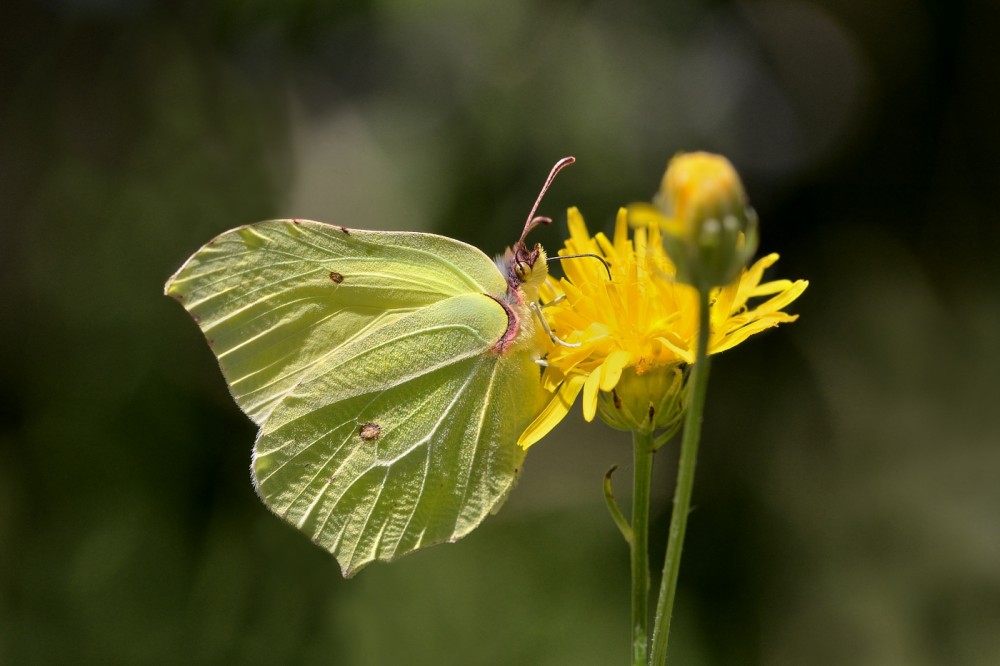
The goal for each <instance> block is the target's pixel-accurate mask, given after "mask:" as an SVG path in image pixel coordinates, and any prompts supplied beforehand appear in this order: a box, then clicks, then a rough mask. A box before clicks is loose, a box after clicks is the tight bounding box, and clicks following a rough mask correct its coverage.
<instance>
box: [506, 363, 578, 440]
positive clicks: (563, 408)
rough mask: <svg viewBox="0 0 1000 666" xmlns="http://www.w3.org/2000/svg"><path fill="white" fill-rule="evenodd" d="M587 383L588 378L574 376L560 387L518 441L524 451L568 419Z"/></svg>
mask: <svg viewBox="0 0 1000 666" xmlns="http://www.w3.org/2000/svg"><path fill="white" fill-rule="evenodd" d="M585 381H586V377H583V376H582V375H573V376H572V377H570V378H568V379H567V380H566V381H565V382H563V383H562V384H561V385H560V386H559V389H558V390H557V391H556V392H555V393H554V394H553V395H552V399H551V400H549V402H548V404H547V405H545V407H544V408H543V409H542V412H541V413H540V414H539V415H538V416H537V417H536V418H535V420H534V421H532V422H531V425H529V426H528V427H527V428H525V430H524V432H522V433H521V437H520V438H518V440H517V444H518V446H520V447H521V448H522V449H527V448H528V447H529V446H531V445H532V444H534V443H535V442H537V441H538V440H540V439H541V438H542V437H545V435H547V434H549V432H550V431H551V430H552V429H553V428H555V427H556V425H558V423H559V422H560V421H562V420H563V419H564V418H566V415H567V414H568V413H569V410H570V407H572V406H573V403H574V402H575V401H576V396H578V395H579V394H580V389H582V388H583V384H584V382H585Z"/></svg>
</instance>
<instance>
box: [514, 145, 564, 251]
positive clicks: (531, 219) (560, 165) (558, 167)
mask: <svg viewBox="0 0 1000 666" xmlns="http://www.w3.org/2000/svg"><path fill="white" fill-rule="evenodd" d="M573 162H576V158H575V157H572V156H570V157H564V158H562V159H561V160H559V161H558V162H556V164H555V166H554V167H552V170H551V171H549V177H548V178H546V179H545V184H544V185H542V191H541V192H539V193H538V198H537V199H535V205H534V206H532V207H531V212H530V213H528V221H527V222H525V223H524V231H522V232H521V238H520V240H518V243H524V239H525V237H526V236H527V235H528V232H530V231H531V230H532V229H534V228H535V227H537V226H538V225H539V224H549V223H550V222H552V220H551V219H550V218H547V217H541V216H539V217H535V211H537V210H538V205H539V204H541V203H542V197H544V196H545V193H546V192H547V191H548V189H549V186H550V185H552V181H553V180H555V179H556V174H558V173H559V172H560V171H562V170H563V169H565V168H566V167H568V166H569V165H570V164H572V163H573Z"/></svg>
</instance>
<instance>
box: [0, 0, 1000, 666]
mask: <svg viewBox="0 0 1000 666" xmlns="http://www.w3.org/2000/svg"><path fill="white" fill-rule="evenodd" d="M998 15H1000V8H998V4H997V3H996V2H993V1H992V0H983V1H981V2H968V3H961V2H946V1H944V0H942V1H940V2H921V1H919V0H885V1H879V2H870V1H868V0H761V1H755V2H711V1H708V0H680V1H678V2H669V3H666V2H665V3H656V4H653V3H622V2H612V1H611V0H605V1H598V0H595V1H592V2H569V1H565V2H542V1H541V0H536V1H531V0H512V1H510V2H487V1H486V0H437V1H434V2H423V3H417V2H405V1H403V0H381V1H378V2H374V1H373V2H362V1H358V2H353V3H331V4H329V5H326V4H322V3H319V2H314V1H309V0H290V1H287V2H281V3H278V2H271V1H269V0H246V1H236V0H229V1H223V2H215V3H201V2H168V1H166V0H164V1H162V2H157V1H154V0H148V1H145V2H142V1H139V2H127V1H126V0H36V1H34V2H31V1H25V0H21V1H20V2H14V3H5V5H4V8H3V9H2V10H0V49H2V50H0V211H2V213H0V224H2V230H0V286H2V289H0V350H2V366H0V663H4V664H30V663H102V664H103V663H144V664H158V663H165V664H170V663H328V664H329V663H332V664H347V665H349V666H352V665H356V664H361V665H365V664H438V663H442V664H448V663H454V664H512V663H523V664H552V665H557V664H599V665H603V664H615V663H625V662H626V660H627V655H628V635H629V632H628V619H627V616H628V603H629V602H628V574H627V551H626V547H625V545H624V543H622V542H621V540H620V538H619V537H618V535H617V532H616V530H615V528H614V526H613V524H612V522H611V520H610V519H609V518H608V516H607V514H606V511H605V509H604V507H603V502H602V499H601V496H600V481H601V477H602V475H603V473H604V471H605V470H606V469H607V468H608V467H609V466H610V465H612V464H615V463H618V464H621V465H622V469H621V470H620V471H619V478H618V485H619V494H620V495H621V496H622V497H623V498H625V499H627V496H628V476H629V465H630V450H629V442H628V437H627V435H626V434H624V433H619V432H615V431H612V430H610V429H608V428H606V427H604V426H603V425H600V424H593V425H589V426H587V425H585V424H583V423H582V419H580V417H579V411H578V409H579V408H577V410H574V413H573V416H572V418H570V419H568V420H567V422H566V423H565V424H563V425H562V426H560V428H559V429H558V430H557V431H556V432H555V433H554V434H553V435H552V436H551V437H550V438H548V439H547V440H545V441H544V442H542V443H540V444H538V445H536V446H535V448H533V449H532V450H531V452H530V454H529V457H528V461H527V465H526V467H525V472H524V476H523V478H522V481H521V483H520V486H519V487H518V488H517V490H516V491H515V492H514V494H513V495H512V497H511V499H510V501H509V503H508V505H507V506H506V507H505V508H504V510H503V511H502V512H501V513H500V514H499V515H498V516H496V517H494V518H491V519H489V520H487V521H486V523H484V524H483V526H482V527H481V528H480V529H479V530H477V531H476V532H475V533H474V534H472V535H471V536H469V537H468V538H466V539H465V540H463V541H462V542H460V543H459V544H457V545H452V546H441V547H438V548H433V549H430V550H428V551H425V552H421V553H418V554H415V555H413V556H410V557H407V558H405V559H403V560H401V561H400V562H397V563H394V564H392V565H384V564H376V565H372V566H371V567H370V568H368V569H366V570H365V571H363V572H362V573H361V574H359V575H358V576H357V577H356V578H354V579H352V580H349V581H345V580H342V579H341V578H340V574H339V569H338V567H337V565H336V563H335V562H334V560H333V559H332V558H331V557H330V556H328V555H327V554H326V553H325V552H322V551H320V550H319V549H317V548H315V547H313V546H312V545H311V544H310V543H309V542H308V540H307V539H304V538H303V537H302V536H301V535H300V534H298V533H297V532H296V531H295V530H293V529H291V528H289V527H287V526H285V525H284V524H282V523H281V521H279V520H278V519H276V518H274V517H272V516H271V515H270V514H269V513H268V512H267V511H266V509H265V508H264V507H263V506H262V505H261V504H260V502H259V501H258V499H257V498H256V496H255V495H254V492H253V490H252V487H251V485H250V482H249V478H248V470H247V467H248V463H249V456H250V447H251V444H252V441H253V436H254V431H253V428H252V427H251V424H250V423H249V421H248V420H247V419H246V418H244V417H243V415H242V414H241V413H240V412H239V410H238V409H237V408H236V407H235V405H234V404H232V402H231V400H230V398H229V396H228V394H227V392H226V388H225V385H224V383H223V381H222V378H221V376H220V373H219V372H218V371H217V368H216V366H215V363H214V360H213V358H212V356H211V354H210V352H209V350H208V348H207V346H206V345H205V344H204V341H203V339H202V337H201V334H200V333H199V332H198V330H197V328H196V327H195V326H194V325H193V324H192V323H191V321H190V320H189V318H188V317H187V315H186V314H185V313H184V312H183V310H182V309H181V308H179V307H178V306H177V304H176V303H174V302H172V301H171V300H170V299H168V298H165V297H163V296H162V295H161V294H162V287H163V283H164V281H165V280H166V278H167V277H168V276H169V275H170V274H171V273H172V272H173V271H174V270H175V269H176V268H177V267H178V266H179V265H180V264H181V262H182V261H183V260H184V259H185V258H186V257H187V256H188V255H189V254H190V253H192V252H193V251H194V250H196V249H197V248H198V247H199V246H200V245H201V244H202V243H204V242H205V241H207V240H208V239H209V238H211V237H212V236H214V235H216V234H217V233H219V232H221V231H224V230H226V229H228V228H230V227H233V226H237V225H240V224H245V223H248V222H252V221H256V220H260V219H266V218H271V217H281V216H297V217H308V218H315V219H320V220H325V221H328V222H333V223H336V224H343V225H348V226H356V227H371V228H379V229H425V230H433V231H437V232H439V233H443V234H446V235H450V236H453V237H457V238H460V239H462V240H466V241H469V242H472V243H474V244H476V245H478V246H479V247H481V248H483V249H484V250H485V251H487V252H488V253H490V254H492V253H495V252H498V251H500V250H502V249H503V247H504V246H505V245H508V244H510V243H511V242H512V241H513V240H514V239H515V238H516V236H517V234H518V232H519V230H520V226H521V224H522V221H523V219H524V216H525V215H526V213H527V211H528V208H529V207H530V205H531V203H532V201H533V200H534V197H535V194H536V193H537V190H538V188H539V186H540V185H541V182H542V180H543V178H544V176H545V174H546V173H547V171H548V169H549V167H550V166H551V165H552V163H554V162H555V160H556V159H558V158H559V157H562V156H563V155H567V154H573V155H575V156H576V157H577V158H578V160H579V161H578V163H577V165H575V166H573V167H572V168H571V169H569V170H568V171H566V172H565V173H564V174H563V175H562V176H560V178H559V179H558V180H557V182H556V184H555V186H554V188H553V189H552V191H551V192H550V194H549V195H548V197H547V199H546V201H545V203H544V205H543V208H542V212H543V213H547V214H549V215H551V216H553V217H554V218H556V220H557V224H555V225H553V227H552V228H549V229H544V230H541V231H539V232H538V233H537V235H536V237H537V239H538V240H540V241H541V242H543V243H544V244H545V245H547V246H548V247H549V248H550V249H555V248H557V247H558V246H559V245H560V243H561V240H560V239H561V237H562V234H563V233H564V226H563V225H564V223H565V216H564V213H563V211H564V210H565V209H566V207H567V206H569V205H578V206H580V208H581V209H582V211H583V213H584V215H585V216H586V217H587V219H588V222H589V223H590V225H591V228H592V229H600V228H605V229H607V228H608V224H609V222H610V220H612V219H613V215H614V212H615V210H616V208H617V207H618V206H619V205H623V204H627V203H629V202H631V201H635V200H639V199H647V198H648V197H649V196H650V195H651V194H652V193H653V191H654V190H655V188H656V186H657V184H658V181H659V178H660V175H661V173H662V169H663V167H664V166H665V164H666V161H667V159H668V158H669V157H670V156H671V155H672V154H673V153H674V152H675V151H678V150H682V149H684V150H691V149H708V150H713V151H718V152H722V153H724V154H726V155H728V156H729V157H730V158H731V159H732V160H733V162H734V163H735V164H736V165H737V167H738V168H739V169H740V171H741V173H742V174H743V176H744V180H745V182H746V185H747V188H748V191H749V192H750V196H751V199H752V201H753V203H754V205H755V207H756V208H757V210H758V212H759V214H760V218H761V222H762V230H763V233H762V243H761V249H762V251H765V252H770V251H777V252H780V253H781V255H782V259H781V261H780V262H779V263H778V265H777V266H776V268H775V269H773V271H772V275H774V276H776V277H777V276H780V277H787V278H807V279H809V280H810V281H811V286H810V288H809V290H808V291H807V292H806V294H805V295H804V296H803V297H802V299H801V300H800V301H799V302H798V303H796V304H795V305H794V306H793V307H792V308H791V309H792V310H793V311H795V312H799V313H801V315H802V317H801V320H800V321H799V322H797V323H795V324H791V325H787V326H785V327H783V328H781V329H778V330H775V331H771V332H768V333H766V334H764V335H762V336H759V337H758V338H755V339H753V340H751V341H749V342H748V343H746V344H745V345H743V346H741V347H740V348H738V349H736V350H733V351H731V352H727V353H725V354H724V355H722V356H720V357H718V358H717V361H716V363H715V364H714V366H713V378H712V385H711V387H710V391H709V404H708V412H707V417H706V418H707V422H706V427H705V432H704V438H703V447H702V458H701V461H700V467H699V470H698V481H697V484H696V486H695V504H696V507H697V508H696V510H695V512H694V514H693V516H692V521H691V524H690V527H689V543H688V548H687V550H686V551H685V559H684V566H683V568H682V572H681V588H680V594H679V600H678V605H677V613H676V617H677V620H676V622H675V635H674V640H673V642H672V654H673V655H674V656H675V657H676V658H677V662H678V663H683V664H819V665H825V664H851V665H869V664H871V665H878V666H881V665H885V664H889V665H892V664H907V665H909V664H914V665H922V664H949V665H950V664H997V663H1000V529H998V528H1000V416H998V413H1000V409H998V407H997V397H998V395H1000V392H998V389H997V383H998V379H1000V345H998V343H997V340H998V337H1000V299H998V296H997V287H998V283H1000V281H998V277H1000V276H998V273H1000V270H998V266H1000V262H998V261H997V252H998V247H1000V244H998V241H1000V231H998V228H1000V225H998V219H997V217H998V216H997V205H996V200H997V194H998V191H1000V187H998V186H1000V178H998V166H997V155H998V149H1000V129H998V127H1000V123H998V122H997V120H998V115H997V108H998V107H997V104H996V91H997V89H998V83H1000V76H998V74H1000V72H998V69H1000V49H998V47H997V34H1000V33H998V30H1000V21H998V18H1000V16H998ZM674 454H675V449H673V448H672V447H668V448H667V449H664V453H663V454H661V455H660V456H659V457H658V460H657V477H658V478H657V481H656V485H657V488H658V494H657V497H656V498H655V502H656V510H655V511H654V516H655V519H656V526H655V534H654V544H653V546H654V562H655V563H656V566H657V567H658V566H659V562H660V558H661V555H660V553H662V548H663V541H664V536H665V530H666V522H665V521H666V519H667V506H668V502H669V493H670V488H671V485H672V481H671V479H672V476H671V473H672V466H673V460H674Z"/></svg>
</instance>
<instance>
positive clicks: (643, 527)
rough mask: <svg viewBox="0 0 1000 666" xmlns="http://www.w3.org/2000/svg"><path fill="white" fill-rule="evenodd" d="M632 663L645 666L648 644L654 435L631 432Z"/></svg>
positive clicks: (634, 665) (635, 665) (636, 665)
mask: <svg viewBox="0 0 1000 666" xmlns="http://www.w3.org/2000/svg"><path fill="white" fill-rule="evenodd" d="M632 461H633V464H632V467H633V475H634V476H633V481H632V540H631V541H630V542H629V547H630V548H631V556H632V664H633V666H646V652H647V648H648V644H649V489H650V485H651V482H652V476H653V474H652V472H653V434H652V433H650V432H639V431H632Z"/></svg>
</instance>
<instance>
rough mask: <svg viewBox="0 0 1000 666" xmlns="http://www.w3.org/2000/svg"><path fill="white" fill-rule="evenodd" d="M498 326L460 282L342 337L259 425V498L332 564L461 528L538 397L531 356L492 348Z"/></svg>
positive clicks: (500, 490)
mask: <svg viewBox="0 0 1000 666" xmlns="http://www.w3.org/2000/svg"><path fill="white" fill-rule="evenodd" d="M505 328H506V314H505V313H504V311H503V309H502V308H501V307H500V306H498V305H497V304H496V302H494V301H492V299H489V298H487V297H485V296H483V295H480V294H467V295H463V296H457V297H453V298H449V299H446V300H444V301H441V302H439V303H437V304H434V305H431V306H428V307H426V308H423V309H421V310H419V311H418V312H415V313H412V314H410V315H407V316H406V317H403V318H400V319H398V320H396V321H395V322H393V323H392V324H390V325H388V326H385V327H384V328H382V329H380V330H379V331H378V332H377V333H374V334H372V335H370V336H367V338H366V339H364V340H358V341H355V342H352V343H351V344H348V345H345V347H344V348H343V349H342V350H341V354H339V355H338V356H339V357H341V362H339V363H338V364H337V365H335V366H331V367H330V368H329V370H328V372H326V373H324V374H322V375H318V376H315V377H314V378H313V379H311V380H310V381H308V382H306V383H304V384H302V385H300V386H298V387H296V388H295V390H294V391H292V392H291V393H290V394H289V395H288V396H287V397H286V398H285V399H283V400H282V401H281V403H279V404H278V405H277V406H276V407H275V410H274V413H273V415H272V416H271V418H269V419H268V421H267V422H266V423H265V424H264V426H263V428H262V429H261V433H260V437H259V439H258V441H257V445H256V449H255V453H256V454H255V462H254V471H255V477H256V480H257V483H258V490H259V492H260V494H261V497H263V498H264V501H265V502H266V503H267V504H268V505H269V506H270V507H271V508H272V510H274V511H275V512H276V513H278V514H279V515H282V516H283V517H285V519H286V520H288V521H289V522H290V523H292V524H293V525H296V526H297V527H298V528H299V529H300V530H302V531H303V532H305V533H306V534H307V535H308V536H310V537H311V538H312V539H313V541H315V542H316V543H317V544H319V545H321V546H323V547H325V548H327V549H328V550H330V551H331V552H333V553H334V554H335V555H336V556H337V558H338V560H339V562H340V564H341V566H342V567H343V569H344V572H345V574H351V573H353V572H354V571H356V570H357V569H358V568H360V567H361V566H363V565H364V564H366V563H367V562H370V561H372V560H375V559H379V560H391V559H395V558H396V557H398V556H401V555H403V554H406V553H408V552H411V551H413V550H415V549H417V548H420V547H423V546H428V545H431V544H434V543H441V542H444V541H454V540H455V539H458V538H459V537H461V536H462V535H464V534H466V533H467V532H468V531H470V530H471V529H472V528H473V527H475V526H476V525H478V524H479V523H480V522H481V521H482V520H483V518H485V517H486V515H487V514H488V513H489V512H490V511H491V510H492V509H493V508H494V507H495V506H497V505H498V504H499V503H500V502H501V501H502V500H503V499H504V498H505V497H506V494H507V493H508V492H509V491H510V489H511V487H512V486H513V484H514V482H515V480H516V478H517V474H518V472H519V469H520V466H521V462H522V460H523V457H524V451H523V450H522V449H521V448H520V447H518V446H517V444H516V440H517V437H518V435H519V434H520V432H521V431H522V430H523V429H524V427H525V426H526V425H527V424H528V423H529V422H530V420H531V419H532V417H533V416H534V413H535V411H536V409H537V407H538V402H537V396H536V395H535V394H534V393H533V392H532V390H531V389H530V387H531V386H534V385H537V384H538V369H537V366H536V365H535V364H534V363H532V362H531V359H530V358H529V357H528V356H527V355H526V354H524V353H513V354H508V355H499V354H496V353H494V352H492V351H491V346H492V344H493V343H494V342H495V337H497V336H499V335H500V334H501V333H502V332H503V331H504V330H505Z"/></svg>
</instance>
